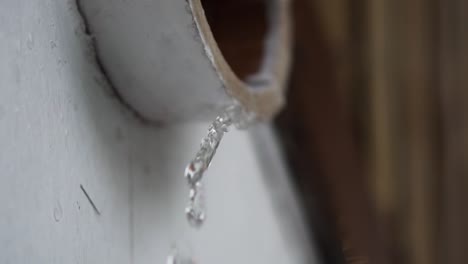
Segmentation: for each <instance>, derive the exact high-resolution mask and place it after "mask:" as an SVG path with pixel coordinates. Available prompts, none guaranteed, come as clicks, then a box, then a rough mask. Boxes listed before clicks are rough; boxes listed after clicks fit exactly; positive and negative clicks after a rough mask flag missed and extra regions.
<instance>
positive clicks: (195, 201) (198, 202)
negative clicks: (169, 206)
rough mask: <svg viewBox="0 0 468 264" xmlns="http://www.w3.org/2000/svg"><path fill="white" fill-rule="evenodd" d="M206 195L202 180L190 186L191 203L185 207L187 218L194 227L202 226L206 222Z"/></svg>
mask: <svg viewBox="0 0 468 264" xmlns="http://www.w3.org/2000/svg"><path fill="white" fill-rule="evenodd" d="M204 199H205V196H204V193H203V188H202V185H201V183H200V182H198V183H197V184H196V185H195V186H193V187H192V188H190V192H189V204H188V206H187V208H186V209H185V214H186V216H187V220H188V222H189V224H190V225H191V226H192V227H195V228H200V227H201V226H202V225H203V223H204V222H205V218H206V214H205V201H204Z"/></svg>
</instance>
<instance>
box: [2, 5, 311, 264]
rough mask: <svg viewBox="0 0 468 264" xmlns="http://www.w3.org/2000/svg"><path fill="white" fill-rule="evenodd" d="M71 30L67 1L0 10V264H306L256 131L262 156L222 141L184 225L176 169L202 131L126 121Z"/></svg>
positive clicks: (300, 237) (72, 13)
mask: <svg viewBox="0 0 468 264" xmlns="http://www.w3.org/2000/svg"><path fill="white" fill-rule="evenodd" d="M80 21H81V20H80V17H79V16H78V13H77V11H76V5H75V2H74V1H65V0H62V1H59V0H29V1H27V0H1V1H0V202H1V203H0V263H164V261H165V257H166V255H167V254H168V253H169V251H170V248H171V245H172V244H173V243H175V242H176V243H179V244H180V245H182V246H183V247H188V248H189V251H191V252H193V254H194V255H195V256H196V257H197V258H198V259H199V263H201V264H206V263H306V262H307V263H311V262H310V259H309V257H311V256H312V257H313V252H311V251H310V248H309V247H308V246H307V241H305V240H304V236H305V234H304V233H303V231H302V229H301V228H302V226H301V224H300V221H297V220H298V219H299V217H297V216H296V215H295V214H297V210H296V209H295V207H294V204H292V207H291V206H290V205H291V202H292V201H293V198H291V188H290V187H289V185H288V183H287V181H285V178H284V176H285V175H284V173H283V171H282V166H281V165H280V164H279V163H278V162H279V161H278V157H277V155H276V154H275V152H274V151H275V148H274V146H268V145H269V144H270V145H271V143H272V140H271V139H270V138H269V134H268V133H269V132H268V129H266V128H262V130H263V131H260V132H257V133H260V134H262V136H261V137H262V138H263V140H264V141H265V142H266V143H264V144H263V145H264V147H265V146H268V147H269V148H272V149H270V150H271V151H273V152H271V151H269V153H270V155H273V156H270V157H268V156H262V159H259V156H258V155H257V154H258V152H256V151H255V149H254V147H255V146H257V144H258V141H257V140H254V141H253V140H252V136H251V135H250V134H249V133H246V132H238V131H233V132H231V133H229V134H227V135H226V137H225V141H224V142H223V143H222V145H221V147H220V150H219V152H218V155H217V156H216V157H215V158H214V161H213V164H212V166H211V168H210V170H209V172H208V174H207V176H206V185H207V187H206V189H207V206H208V220H207V222H206V224H205V226H204V227H203V228H202V230H200V231H194V230H191V229H190V228H189V227H188V225H187V223H186V221H185V218H184V215H183V210H184V207H185V204H186V198H187V189H186V186H185V182H184V179H183V175H182V172H183V169H184V166H185V163H186V162H187V161H188V160H190V158H191V157H192V155H193V153H194V152H195V151H196V149H197V147H198V142H199V140H200V138H201V137H202V136H203V134H204V133H205V130H206V127H207V124H205V123H193V124H180V125H173V126H165V127H156V126H154V125H148V124H145V123H143V122H141V121H140V120H139V119H138V118H136V117H135V116H133V114H132V113H131V112H130V111H128V110H127V109H126V107H124V106H123V105H122V104H121V103H120V102H119V100H118V99H117V98H116V97H115V96H114V94H113V92H112V90H111V89H110V88H109V87H108V86H107V82H106V80H105V78H104V77H103V76H102V75H101V73H100V72H99V69H98V68H97V67H96V66H95V60H94V55H93V52H92V51H91V49H90V48H89V43H88V41H87V37H86V36H85V35H84V33H83V27H82V25H81V23H80ZM265 133H266V134H265ZM254 143H255V144H254ZM263 149H264V148H263ZM261 161H264V162H263V163H262V162H261ZM265 162H266V163H265ZM268 162H270V163H271V164H270V165H271V166H274V167H275V168H276V169H274V170H273V172H271V171H270V172H268V170H265V169H268V168H270V169H271V168H272V167H269V165H268ZM261 164H267V167H264V166H262V165H261ZM275 173H276V176H273V175H274V174H275ZM269 177H276V178H275V179H276V180H275V181H274V182H273V183H272V181H268V180H267V181H265V178H267V179H268V178H269ZM270 180H271V179H270ZM271 184H273V185H271ZM80 185H83V187H84V188H85V189H86V190H87V192H88V194H89V195H90V196H91V198H92V199H93V201H94V202H95V204H96V206H97V207H98V209H99V210H100V212H101V214H100V215H98V214H97V213H96V212H94V211H93V208H92V207H91V204H90V203H89V202H88V200H87V198H86V197H85V195H84V194H83V192H82V190H81V189H80ZM272 188H276V189H277V190H278V191H275V192H274V193H275V194H276V196H275V197H276V198H275V197H273V199H272V196H271V195H270V194H271V193H270V192H269V190H271V189H272ZM278 193H280V196H278ZM275 205H280V206H279V207H282V208H283V209H282V210H283V211H282V212H286V211H284V209H285V208H286V210H287V213H286V215H288V217H284V216H285V214H281V213H278V212H279V211H278V210H277V209H278V206H275ZM278 216H281V217H279V218H278Z"/></svg>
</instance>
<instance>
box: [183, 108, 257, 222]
mask: <svg viewBox="0 0 468 264" xmlns="http://www.w3.org/2000/svg"><path fill="white" fill-rule="evenodd" d="M254 119H255V116H254V115H253V114H252V113H250V112H247V111H245V110H244V108H243V107H242V106H241V105H240V104H239V103H237V102H234V103H233V104H231V105H229V106H228V107H226V108H225V109H224V111H223V113H222V114H221V115H219V116H217V117H216V119H215V120H214V121H213V123H211V125H210V126H209V127H208V133H207V135H206V136H205V137H204V138H203V139H202V140H201V144H200V149H199V150H198V152H197V153H196V154H195V158H194V159H193V160H192V161H190V162H189V164H188V165H187V167H186V168H185V174H184V175H185V178H186V180H187V183H188V185H189V188H190V191H189V205H188V206H187V208H186V209H185V214H186V216H187V220H188V222H189V224H190V225H191V226H192V227H195V228H200V227H201V226H202V225H203V223H204V221H205V219H206V213H205V205H204V192H203V189H202V187H201V186H202V185H201V181H202V179H203V174H204V173H205V171H206V170H207V169H208V167H209V166H210V164H211V161H212V159H213V157H214V155H215V154H216V150H217V149H218V146H219V143H220V142H221V140H222V139H223V136H224V134H225V133H226V132H228V131H229V128H230V127H231V126H235V127H237V128H239V129H245V128H247V127H248V125H249V124H251V123H252V121H253V120H254Z"/></svg>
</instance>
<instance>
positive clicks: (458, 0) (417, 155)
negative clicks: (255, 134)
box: [277, 0, 468, 264]
mask: <svg viewBox="0 0 468 264" xmlns="http://www.w3.org/2000/svg"><path fill="white" fill-rule="evenodd" d="M293 2H294V12H295V19H296V21H295V33H296V37H295V38H296V44H295V49H294V52H295V56H294V64H293V71H292V76H291V80H290V89H289V96H288V100H289V102H288V107H287V109H286V110H285V111H284V112H283V114H282V115H281V116H280V117H279V118H278V122H277V124H278V127H279V128H280V132H281V135H282V136H283V137H282V138H283V139H284V143H285V146H286V149H287V150H288V154H289V159H290V163H291V165H292V168H293V169H294V172H295V175H296V176H297V179H296V182H297V185H298V189H299V190H300V192H301V194H302V196H303V197H304V203H305V205H306V206H307V208H309V218H310V220H311V221H312V222H313V226H314V227H315V230H314V234H315V236H316V238H317V239H318V241H320V246H321V247H322V255H323V258H324V260H326V263H403V264H405V263H415V264H432V263H450V264H451V263H454V264H455V263H467V262H468V228H467V225H468V205H465V203H468V188H467V187H468V138H467V136H468V1H466V0H446V1H444V0H406V1H403V0H372V1H371V0H355V1H350V0H327V1H324V0H322V1H319V0H295V1H293Z"/></svg>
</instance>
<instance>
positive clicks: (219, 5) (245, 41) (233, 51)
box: [201, 0, 268, 81]
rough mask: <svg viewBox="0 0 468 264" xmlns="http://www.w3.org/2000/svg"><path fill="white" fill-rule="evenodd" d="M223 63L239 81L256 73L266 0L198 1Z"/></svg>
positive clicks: (265, 21)
mask: <svg viewBox="0 0 468 264" xmlns="http://www.w3.org/2000/svg"><path fill="white" fill-rule="evenodd" d="M201 3H202V6H203V9H204V11H205V15H206V19H207V21H208V24H209V25H210V28H211V31H212V33H213V36H214V38H215V40H216V42H217V44H218V46H219V49H220V50H221V53H222V54H223V56H224V58H225V59H226V62H227V63H228V64H229V66H230V67H231V69H232V70H233V72H234V73H235V74H236V75H237V76H238V77H239V78H240V79H241V80H243V81H246V80H247V78H248V77H249V76H253V75H255V74H256V73H258V72H260V70H261V67H262V63H263V57H264V55H265V51H264V49H265V39H266V37H267V32H268V17H267V8H268V6H267V3H266V0H201Z"/></svg>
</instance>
